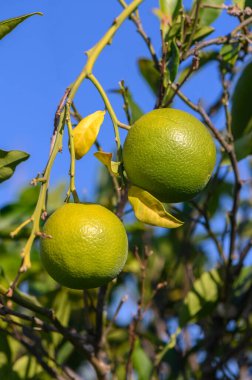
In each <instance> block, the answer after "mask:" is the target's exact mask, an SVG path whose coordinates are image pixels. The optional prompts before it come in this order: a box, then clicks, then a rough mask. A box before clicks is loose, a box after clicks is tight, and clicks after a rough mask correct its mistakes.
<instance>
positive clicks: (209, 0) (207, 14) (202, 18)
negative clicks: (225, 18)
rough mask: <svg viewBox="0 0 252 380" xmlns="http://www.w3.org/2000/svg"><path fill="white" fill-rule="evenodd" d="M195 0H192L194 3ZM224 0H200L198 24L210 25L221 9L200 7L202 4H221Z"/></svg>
mask: <svg viewBox="0 0 252 380" xmlns="http://www.w3.org/2000/svg"><path fill="white" fill-rule="evenodd" d="M195 2H196V0H195V1H194V4H195ZM223 3H224V0H202V1H201V3H200V4H201V9H200V13H199V23H200V25H211V24H212V23H213V22H214V21H215V20H216V19H217V18H218V17H219V15H220V13H221V9H214V8H202V5H207V4H209V5H217V6H218V5H219V6H220V5H222V4H223Z"/></svg>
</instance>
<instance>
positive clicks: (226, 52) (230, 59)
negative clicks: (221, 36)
mask: <svg viewBox="0 0 252 380" xmlns="http://www.w3.org/2000/svg"><path fill="white" fill-rule="evenodd" d="M239 46H240V45H239V43H237V44H228V45H223V46H222V48H221V50H220V55H221V57H222V59H223V61H224V62H227V63H229V64H230V65H232V66H234V65H235V62H236V60H237V58H238V54H239Z"/></svg>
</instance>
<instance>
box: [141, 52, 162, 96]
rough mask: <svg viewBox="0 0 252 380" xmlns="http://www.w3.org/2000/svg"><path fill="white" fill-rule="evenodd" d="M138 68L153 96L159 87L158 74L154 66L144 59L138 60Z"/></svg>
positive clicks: (151, 62)
mask: <svg viewBox="0 0 252 380" xmlns="http://www.w3.org/2000/svg"><path fill="white" fill-rule="evenodd" d="M138 66H139V69H140V73H141V74H142V76H143V77H144V79H145V80H146V82H147V83H148V85H149V86H150V88H151V89H152V91H153V92H154V94H155V95H157V94H158V91H159V86H160V74H159V72H158V71H157V69H156V68H155V66H154V63H153V61H151V60H150V59H146V58H141V59H139V60H138Z"/></svg>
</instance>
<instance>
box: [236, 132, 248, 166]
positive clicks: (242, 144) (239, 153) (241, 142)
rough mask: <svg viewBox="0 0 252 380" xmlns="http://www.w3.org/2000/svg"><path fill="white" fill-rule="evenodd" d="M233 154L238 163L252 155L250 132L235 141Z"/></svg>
mask: <svg viewBox="0 0 252 380" xmlns="http://www.w3.org/2000/svg"><path fill="white" fill-rule="evenodd" d="M234 146H235V153H236V158H237V160H238V161H240V160H242V159H243V158H246V157H247V156H249V155H250V154H251V153H252V131H250V132H249V133H248V134H246V135H244V136H242V137H240V138H239V139H237V140H236V141H235V144H234Z"/></svg>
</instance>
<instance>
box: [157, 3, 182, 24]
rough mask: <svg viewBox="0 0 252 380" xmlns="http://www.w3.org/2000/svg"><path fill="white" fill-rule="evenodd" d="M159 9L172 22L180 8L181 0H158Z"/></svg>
mask: <svg viewBox="0 0 252 380" xmlns="http://www.w3.org/2000/svg"><path fill="white" fill-rule="evenodd" d="M159 7H160V9H161V11H162V13H163V14H165V15H168V16H170V18H171V19H172V20H174V19H175V18H176V17H177V16H178V14H179V10H180V8H181V7H182V0H159Z"/></svg>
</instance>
